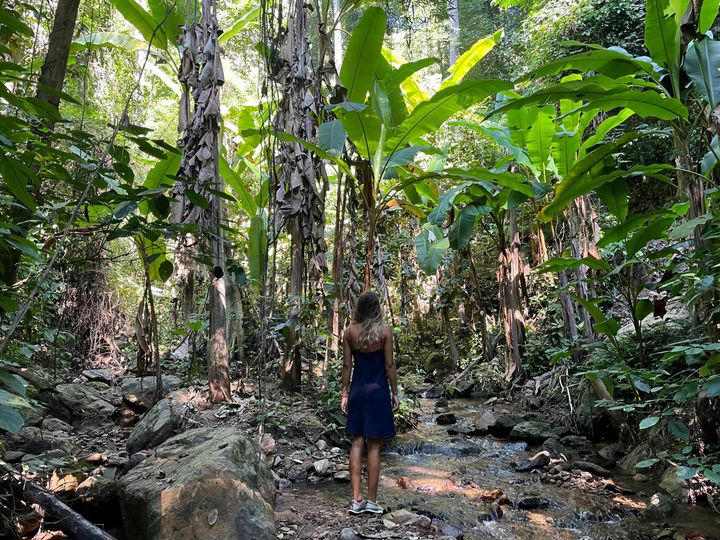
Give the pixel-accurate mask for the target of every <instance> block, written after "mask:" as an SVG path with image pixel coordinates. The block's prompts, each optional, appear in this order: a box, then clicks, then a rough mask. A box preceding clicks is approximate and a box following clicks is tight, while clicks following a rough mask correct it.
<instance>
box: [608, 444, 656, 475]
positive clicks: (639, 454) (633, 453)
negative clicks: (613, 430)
mask: <svg viewBox="0 0 720 540" xmlns="http://www.w3.org/2000/svg"><path fill="white" fill-rule="evenodd" d="M652 455H653V453H652V451H651V450H650V447H649V446H648V445H647V444H646V443H642V444H639V445H638V446H636V447H635V448H633V449H632V450H630V452H628V454H627V455H626V456H625V457H623V458H622V459H619V460H618V462H617V466H618V467H619V468H620V469H622V470H623V471H625V472H627V473H630V474H635V473H636V472H637V469H636V468H635V465H636V464H637V463H639V462H641V461H643V460H644V459H648V458H650V457H652Z"/></svg>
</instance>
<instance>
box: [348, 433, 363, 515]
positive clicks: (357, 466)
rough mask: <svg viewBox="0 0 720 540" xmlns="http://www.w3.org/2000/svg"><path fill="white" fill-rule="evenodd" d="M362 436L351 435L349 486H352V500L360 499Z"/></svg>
mask: <svg viewBox="0 0 720 540" xmlns="http://www.w3.org/2000/svg"><path fill="white" fill-rule="evenodd" d="M362 453H363V438H362V437H353V440H352V446H351V447H350V486H351V487H352V492H353V500H355V501H359V500H361V499H362V492H361V490H360V481H361V473H362Z"/></svg>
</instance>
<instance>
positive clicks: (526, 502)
mask: <svg viewBox="0 0 720 540" xmlns="http://www.w3.org/2000/svg"><path fill="white" fill-rule="evenodd" d="M514 506H515V508H518V509H520V510H536V509H538V508H547V507H548V506H550V501H549V500H548V499H546V498H545V497H524V498H522V499H519V500H517V501H515V505H514Z"/></svg>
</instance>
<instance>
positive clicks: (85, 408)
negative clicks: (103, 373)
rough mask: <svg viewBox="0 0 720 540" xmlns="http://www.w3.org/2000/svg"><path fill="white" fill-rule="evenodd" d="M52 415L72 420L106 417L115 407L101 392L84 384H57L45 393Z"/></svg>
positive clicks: (67, 420) (68, 420)
mask: <svg viewBox="0 0 720 540" xmlns="http://www.w3.org/2000/svg"><path fill="white" fill-rule="evenodd" d="M44 398H45V399H46V400H47V403H48V407H49V410H50V412H51V413H52V415H53V416H56V417H58V418H60V419H61V420H65V421H66V422H72V421H73V420H76V421H77V420H78V419H81V418H89V417H95V416H100V417H107V416H110V415H111V414H112V413H113V412H114V411H115V407H114V406H113V405H112V404H111V403H109V402H108V401H107V400H106V399H104V396H103V394H102V393H101V392H99V391H98V390H96V389H95V388H92V387H91V386H88V385H86V384H58V385H57V386H56V387H55V389H54V391H51V392H50V393H48V394H45V396H44Z"/></svg>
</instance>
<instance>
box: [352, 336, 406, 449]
mask: <svg viewBox="0 0 720 540" xmlns="http://www.w3.org/2000/svg"><path fill="white" fill-rule="evenodd" d="M352 355H353V373H352V382H351V383H350V392H349V393H348V410H347V428H346V430H347V434H348V435H350V436H351V437H358V436H362V437H365V438H369V439H390V438H392V437H394V436H395V424H394V423H393V412H392V403H391V402H390V385H389V384H388V378H387V372H386V371H385V351H384V349H382V348H381V349H379V350H377V351H373V352H369V353H365V352H360V351H353V352H352Z"/></svg>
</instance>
